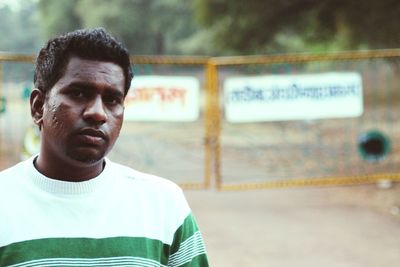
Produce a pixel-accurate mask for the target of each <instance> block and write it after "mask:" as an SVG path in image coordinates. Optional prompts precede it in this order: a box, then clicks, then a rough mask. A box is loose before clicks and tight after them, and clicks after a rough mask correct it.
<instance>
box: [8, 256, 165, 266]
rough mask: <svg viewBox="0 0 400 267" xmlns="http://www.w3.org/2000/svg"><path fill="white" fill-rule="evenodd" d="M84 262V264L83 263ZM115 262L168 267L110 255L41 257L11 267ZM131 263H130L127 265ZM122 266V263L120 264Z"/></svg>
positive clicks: (143, 259)
mask: <svg viewBox="0 0 400 267" xmlns="http://www.w3.org/2000/svg"><path fill="white" fill-rule="evenodd" d="M82 264H84V265H82ZM115 264H124V265H123V266H138V265H135V264H141V265H139V266H144V267H157V266H159V267H161V266H163V267H166V266H165V265H161V264H160V263H159V262H158V261H155V260H151V259H146V258H139V257H112V258H111V257H110V258H97V259H85V258H51V259H40V260H32V261H27V262H24V263H19V264H14V265H10V267H22V266H29V267H33V266H60V265H63V266H118V265H115ZM127 264H129V265H127ZM119 266H122V265H119Z"/></svg>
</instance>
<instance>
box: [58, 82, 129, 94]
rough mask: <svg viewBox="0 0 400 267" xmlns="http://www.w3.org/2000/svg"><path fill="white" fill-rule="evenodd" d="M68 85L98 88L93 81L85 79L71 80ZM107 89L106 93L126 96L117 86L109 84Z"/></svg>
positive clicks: (90, 88) (91, 88) (68, 86)
mask: <svg viewBox="0 0 400 267" xmlns="http://www.w3.org/2000/svg"><path fill="white" fill-rule="evenodd" d="M66 87H67V88H71V87H84V88H87V89H89V90H96V86H95V85H94V83H91V82H84V81H76V82H71V83H70V84H68V85H67V86H66ZM105 91H106V93H108V94H112V95H114V96H117V97H122V98H123V97H124V96H125V94H124V92H121V91H120V90H118V89H116V88H114V87H109V86H107V87H106V88H105Z"/></svg>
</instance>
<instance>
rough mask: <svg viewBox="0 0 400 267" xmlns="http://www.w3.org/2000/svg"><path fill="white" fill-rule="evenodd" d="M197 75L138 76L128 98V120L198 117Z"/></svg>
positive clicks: (176, 119)
mask: <svg viewBox="0 0 400 267" xmlns="http://www.w3.org/2000/svg"><path fill="white" fill-rule="evenodd" d="M199 92H200V83H199V81H198V79H196V78H194V77H187V76H182V77H181V76H153V75H149V76H137V77H135V78H133V80H132V86H131V89H130V90H129V92H128V95H127V96H126V98H125V120H129V121H195V120H197V119H198V118H199V110H200V107H199Z"/></svg>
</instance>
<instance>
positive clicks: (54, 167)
mask: <svg viewBox="0 0 400 267" xmlns="http://www.w3.org/2000/svg"><path fill="white" fill-rule="evenodd" d="M34 165H35V167H36V169H37V170H38V171H39V172H40V173H42V174H43V175H45V176H46V177H49V178H52V179H55V180H61V181H67V182H82V181H87V180H90V179H92V178H94V177H96V176H98V175H99V174H100V173H101V172H102V171H103V169H104V165H105V161H104V159H101V160H99V161H98V162H95V163H92V164H87V163H80V162H73V164H72V163H70V162H68V161H62V162H61V163H60V161H56V160H54V159H53V160H52V159H46V157H45V155H43V154H39V156H38V157H37V158H36V159H35V161H34Z"/></svg>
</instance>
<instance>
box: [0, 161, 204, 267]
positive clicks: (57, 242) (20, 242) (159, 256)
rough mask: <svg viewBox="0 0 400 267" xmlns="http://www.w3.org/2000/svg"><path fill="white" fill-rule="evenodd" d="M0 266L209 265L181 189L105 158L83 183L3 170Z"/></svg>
mask: <svg viewBox="0 0 400 267" xmlns="http://www.w3.org/2000/svg"><path fill="white" fill-rule="evenodd" d="M0 266H149V267H150V266H193V267H195V266H202V267H203V266H208V263H207V257H206V253H205V247H204V243H203V239H202V236H201V234H200V232H199V229H198V226H197V224H196V221H195V219H194V217H193V215H192V213H191V210H190V208H189V206H188V204H187V202H186V199H185V197H184V195H183V192H182V190H181V189H180V188H179V187H178V186H176V185H175V184H174V183H172V182H170V181H168V180H165V179H163V178H160V177H156V176H152V175H148V174H144V173H141V172H138V171H135V170H132V169H130V168H128V167H125V166H122V165H119V164H116V163H113V162H111V161H110V160H108V159H106V165H105V168H104V170H103V172H102V173H101V174H100V175H99V176H98V177H96V178H93V179H91V180H88V181H84V182H65V181H59V180H54V179H50V178H47V177H45V176H43V175H42V174H41V173H39V172H38V171H37V170H36V168H35V167H34V165H33V158H31V159H29V160H27V161H24V162H21V163H19V164H17V165H15V166H13V167H11V168H9V169H7V170H5V171H2V172H0Z"/></svg>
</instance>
